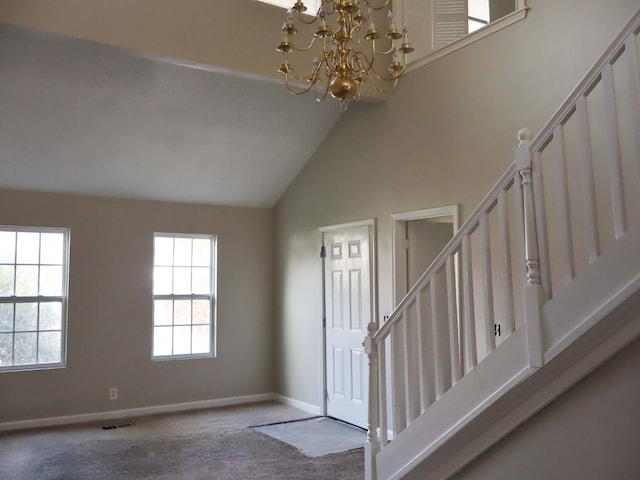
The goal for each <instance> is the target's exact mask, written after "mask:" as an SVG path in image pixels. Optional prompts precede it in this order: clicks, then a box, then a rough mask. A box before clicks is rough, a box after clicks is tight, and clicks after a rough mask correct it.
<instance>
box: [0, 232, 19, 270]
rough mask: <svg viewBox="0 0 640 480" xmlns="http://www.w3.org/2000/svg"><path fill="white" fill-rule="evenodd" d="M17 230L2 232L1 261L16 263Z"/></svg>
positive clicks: (0, 240) (0, 241)
mask: <svg viewBox="0 0 640 480" xmlns="http://www.w3.org/2000/svg"><path fill="white" fill-rule="evenodd" d="M15 261H16V232H0V263H15Z"/></svg>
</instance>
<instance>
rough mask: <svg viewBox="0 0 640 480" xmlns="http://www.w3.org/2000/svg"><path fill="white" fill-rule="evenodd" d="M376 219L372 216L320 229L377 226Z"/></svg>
mask: <svg viewBox="0 0 640 480" xmlns="http://www.w3.org/2000/svg"><path fill="white" fill-rule="evenodd" d="M375 225H376V220H375V218H370V219H368V220H358V221H356V222H348V223H339V224H336V225H327V226H326V227H320V228H319V229H318V230H320V232H322V233H325V232H335V231H338V230H345V229H347V228H358V227H375Z"/></svg>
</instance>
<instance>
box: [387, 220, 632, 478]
mask: <svg viewBox="0 0 640 480" xmlns="http://www.w3.org/2000/svg"><path fill="white" fill-rule="evenodd" d="M639 312H640V224H636V225H634V226H633V227H631V228H629V229H628V230H627V231H626V232H625V233H624V234H623V235H622V236H621V237H620V238H619V239H618V240H617V241H616V242H615V243H614V244H612V245H611V246H610V248H609V249H608V250H606V251H605V252H603V253H602V255H601V256H600V257H598V258H597V259H596V260H594V261H593V262H592V264H591V265H590V266H589V267H588V268H587V269H586V270H585V271H584V272H582V274H581V275H579V276H577V277H576V278H575V279H574V280H573V281H572V282H571V283H570V284H569V285H567V286H566V287H565V288H563V289H562V290H561V291H559V292H558V293H557V295H556V296H555V297H554V298H553V299H552V300H551V301H549V302H548V303H547V304H545V305H544V306H543V307H542V311H541V313H542V315H541V321H542V332H543V339H544V345H545V348H544V360H545V361H544V366H543V367H542V368H539V369H536V368H530V367H529V366H528V365H527V363H526V362H527V345H526V338H525V335H524V331H523V330H522V329H520V330H518V331H516V332H515V333H514V334H513V335H511V336H510V337H509V338H508V339H507V340H505V342H504V343H503V344H502V345H501V346H500V347H499V348H497V349H496V350H495V351H494V352H493V353H492V354H491V355H489V356H488V357H487V358H485V359H484V360H483V361H482V362H480V363H479V364H478V365H477V366H476V367H475V368H474V369H473V370H472V371H471V372H469V373H468V374H467V375H465V376H464V377H463V378H462V379H461V380H460V381H459V382H458V383H457V384H456V385H454V386H453V387H452V388H451V389H450V390H449V391H447V392H446V393H445V394H444V395H443V396H442V397H441V398H440V399H438V401H437V402H436V403H435V404H433V405H432V406H431V407H430V408H429V409H428V410H426V411H425V412H424V413H423V414H422V415H421V416H420V417H419V418H418V419H416V420H415V421H414V422H413V423H412V424H411V425H409V427H407V428H406V429H405V430H404V431H403V432H402V434H401V435H399V436H398V437H397V438H395V439H394V440H393V441H392V442H391V443H390V444H389V445H387V446H386V448H385V449H383V450H382V451H381V452H380V453H379V454H378V458H377V459H376V460H377V461H376V466H377V468H376V470H377V480H386V479H394V480H396V479H401V478H403V479H414V478H415V479H416V480H417V479H421V480H432V479H433V480H435V479H438V480H441V479H446V478H449V477H451V476H452V475H453V474H454V473H456V472H457V471H459V470H460V469H462V468H463V467H464V466H466V465H468V464H469V463H470V462H471V461H472V460H473V459H475V458H477V457H478V456H479V455H481V454H482V453H483V452H484V451H486V450H487V449H488V448H490V447H491V446H492V445H494V444H495V443H497V442H498V441H499V440H500V439H502V438H504V437H505V436H506V435H507V434H508V433H510V432H511V431H513V430H514V429H515V428H516V427H518V426H519V425H521V424H523V423H524V422H526V421H527V420H528V419H529V418H530V417H532V416H533V415H534V414H535V413H536V412H538V411H539V410H541V409H542V408H544V406H546V405H548V404H549V403H550V402H551V401H553V400H554V399H556V398H557V397H559V396H560V395H561V394H562V393H564V392H565V391H566V390H568V389H569V388H570V387H572V386H573V385H575V384H576V383H578V382H579V381H580V380H581V379H583V378H584V377H585V376H586V375H588V374H589V373H591V372H592V371H593V370H595V369H596V368H597V367H599V366H600V365H602V364H603V363H605V362H606V361H607V360H608V359H609V358H611V357H612V356H613V355H615V354H616V353H617V352H619V351H621V350H622V349H623V348H624V347H626V346H627V345H628V344H629V343H631V342H632V341H633V340H634V339H636V338H637V337H639V336H640V314H639ZM452 425H453V426H452ZM447 427H449V428H447Z"/></svg>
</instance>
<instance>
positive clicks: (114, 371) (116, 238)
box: [0, 190, 274, 422]
mask: <svg viewBox="0 0 640 480" xmlns="http://www.w3.org/2000/svg"><path fill="white" fill-rule="evenodd" d="M0 224H3V225H24V226H53V227H69V228H70V229H71V253H70V255H71V259H70V278H69V321H68V349H67V350H68V356H67V367H66V368H63V369H56V370H44V371H28V372H8V373H2V374H0V422H4V421H15V420H23V419H33V418H39V417H50V416H58V415H70V414H81V413H90V412H102V411H107V410H117V409H125V408H134V407H144V406H153V405H163V404H172V403H179V402H191V401H198V400H209V399H216V398H224V397H231V396H239V395H250V394H258V393H265V392H271V391H272V389H273V382H272V370H273V365H272V348H271V345H272V336H271V321H272V317H271V311H272V291H271V284H272V282H271V281H272V278H273V261H272V257H273V255H272V253H273V248H274V245H273V210H271V209H258V208H233V207H214V206H203V205H188V204H175V203H163V202H151V201H132V200H116V199H107V198H98V197H84V196H71V195H53V194H41V193H27V192H16V191H2V190H0ZM154 232H172V233H173V232H176V233H179V232H183V233H210V234H215V235H216V236H217V242H218V243H217V247H218V271H217V278H218V289H217V290H218V291H217V293H218V310H217V313H218V338H217V340H218V341H217V346H218V356H217V358H213V359H197V360H196V359H194V360H177V361H162V362H154V361H152V360H151V340H152V336H151V335H152V332H151V325H152V300H151V299H152V277H151V272H152V262H153V233H154ZM110 387H117V388H118V389H119V396H120V398H119V399H118V400H117V401H109V400H108V389H109V388H110Z"/></svg>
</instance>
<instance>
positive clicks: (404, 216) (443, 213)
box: [391, 204, 460, 308]
mask: <svg viewBox="0 0 640 480" xmlns="http://www.w3.org/2000/svg"><path fill="white" fill-rule="evenodd" d="M435 217H453V235H455V234H456V233H457V232H458V228H459V226H460V207H459V206H458V205H457V204H456V205H447V206H444V207H434V208H424V209H422V210H412V211H410V212H400V213H392V214H391V284H392V285H391V288H392V292H391V294H392V295H391V298H392V301H393V306H394V308H395V306H396V305H397V304H398V302H399V301H400V300H401V299H402V297H403V296H404V294H402V295H399V292H398V289H399V286H398V278H397V277H398V275H397V272H396V268H398V267H399V265H398V263H397V257H398V255H399V252H398V235H399V234H400V232H399V224H400V223H404V222H407V221H411V220H423V219H425V218H435ZM402 268H403V269H404V270H405V271H406V268H407V267H406V265H404V266H403V267H402ZM408 289H409V286H408V285H407V286H406V290H408ZM405 293H406V292H405Z"/></svg>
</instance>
